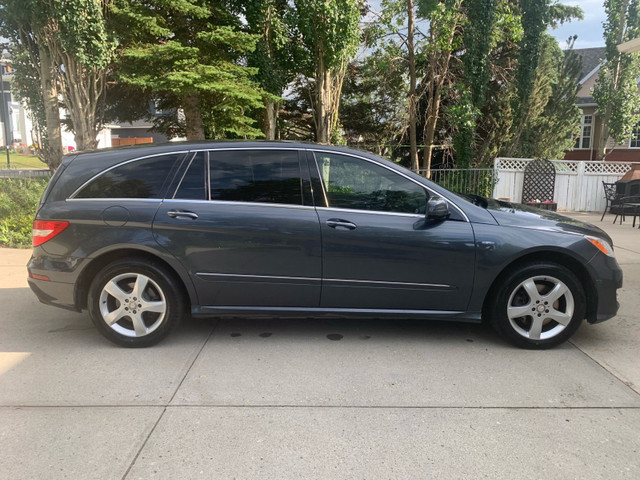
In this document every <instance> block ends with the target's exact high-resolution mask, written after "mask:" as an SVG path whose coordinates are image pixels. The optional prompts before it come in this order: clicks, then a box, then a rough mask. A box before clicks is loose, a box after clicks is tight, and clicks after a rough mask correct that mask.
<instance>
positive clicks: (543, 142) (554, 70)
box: [517, 35, 582, 158]
mask: <svg viewBox="0 0 640 480" xmlns="http://www.w3.org/2000/svg"><path fill="white" fill-rule="evenodd" d="M574 41H575V37H574V38H573V39H571V40H570V43H569V45H568V48H567V49H566V50H565V51H564V52H563V51H562V50H561V49H560V47H559V46H558V42H557V41H556V39H555V38H554V37H552V36H551V35H545V36H544V38H543V42H542V45H541V51H540V58H539V62H538V68H537V71H536V78H535V80H534V85H533V90H532V94H531V101H530V102H529V108H530V116H529V120H528V122H527V124H526V125H525V126H524V128H523V131H522V134H521V135H520V138H519V142H520V143H519V145H518V146H517V148H518V150H517V152H518V155H519V156H522V157H525V158H561V157H562V156H563V155H564V151H565V150H569V149H571V148H573V144H574V142H575V136H576V134H577V133H578V130H579V125H580V109H579V108H578V106H577V105H576V104H575V99H576V94H577V93H578V89H579V86H580V85H579V82H580V72H581V69H582V63H581V61H580V57H578V55H577V54H576V53H575V52H574V51H573V42H574Z"/></svg>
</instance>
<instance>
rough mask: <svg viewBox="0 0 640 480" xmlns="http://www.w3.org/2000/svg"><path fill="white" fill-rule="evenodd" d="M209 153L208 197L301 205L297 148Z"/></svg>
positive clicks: (212, 198)
mask: <svg viewBox="0 0 640 480" xmlns="http://www.w3.org/2000/svg"><path fill="white" fill-rule="evenodd" d="M209 155H210V157H209V171H210V173H209V174H210V178H211V200H227V201H236V202H264V203H290V204H295V205H300V204H302V187H301V183H302V182H301V179H300V164H299V162H298V152H297V151H295V150H229V151H221V152H215V151H214V152H210V153H209Z"/></svg>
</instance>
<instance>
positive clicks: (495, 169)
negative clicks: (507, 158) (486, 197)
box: [491, 157, 500, 198]
mask: <svg viewBox="0 0 640 480" xmlns="http://www.w3.org/2000/svg"><path fill="white" fill-rule="evenodd" d="M498 163H500V158H499V157H496V158H494V159H493V175H494V177H495V178H496V180H495V183H494V184H493V192H491V197H492V198H497V197H498V184H499V183H500V172H499V171H498Z"/></svg>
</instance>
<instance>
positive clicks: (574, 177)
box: [493, 157, 634, 212]
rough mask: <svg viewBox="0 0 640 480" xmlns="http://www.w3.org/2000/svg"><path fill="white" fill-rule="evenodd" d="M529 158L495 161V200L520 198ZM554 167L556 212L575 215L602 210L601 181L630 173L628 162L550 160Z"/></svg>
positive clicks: (499, 159) (610, 181)
mask: <svg viewBox="0 0 640 480" xmlns="http://www.w3.org/2000/svg"><path fill="white" fill-rule="evenodd" d="M530 161H531V159H523V158H502V157H499V158H496V159H495V162H494V168H495V171H496V174H497V175H498V183H497V184H496V186H495V187H494V189H493V196H494V198H508V199H510V200H511V201H512V202H520V201H521V199H522V182H523V180H524V169H525V167H526V165H527V163H529V162H530ZM552 163H553V164H554V165H555V167H556V185H555V193H554V200H555V201H556V202H557V203H558V210H568V211H575V212H597V211H603V210H604V207H605V204H606V202H605V199H604V190H603V188H602V182H607V183H613V182H615V181H617V180H619V179H620V178H622V176H623V175H624V174H625V173H627V172H628V171H629V170H631V167H632V165H634V164H633V163H629V162H583V161H570V160H552Z"/></svg>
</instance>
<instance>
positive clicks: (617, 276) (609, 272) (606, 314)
mask: <svg viewBox="0 0 640 480" xmlns="http://www.w3.org/2000/svg"><path fill="white" fill-rule="evenodd" d="M589 267H590V268H591V269H592V271H594V273H595V275H594V278H595V282H594V284H595V289H596V295H597V307H596V309H595V315H590V316H589V317H588V318H587V321H588V322H589V323H600V322H604V321H605V320H608V319H610V318H613V317H615V316H616V314H617V313H618V308H620V304H619V303H618V295H617V290H618V289H619V288H622V279H623V278H622V277H623V275H622V269H621V268H620V266H619V265H618V262H617V261H616V259H615V258H613V257H608V256H606V255H601V254H597V255H596V256H595V257H594V258H593V259H592V260H591V262H589Z"/></svg>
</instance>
